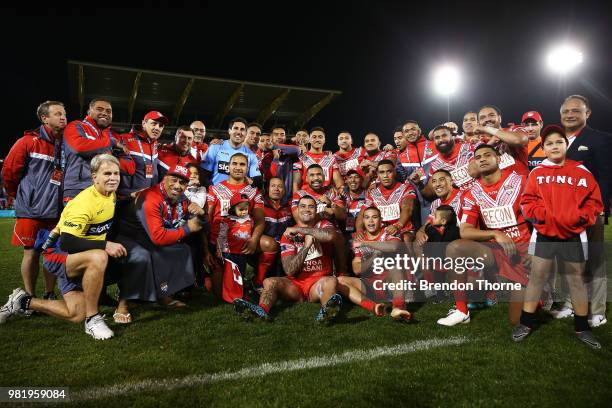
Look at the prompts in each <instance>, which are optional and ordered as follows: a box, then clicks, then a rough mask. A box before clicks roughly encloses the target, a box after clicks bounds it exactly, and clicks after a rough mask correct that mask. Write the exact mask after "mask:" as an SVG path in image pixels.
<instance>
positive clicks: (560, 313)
mask: <svg viewBox="0 0 612 408" xmlns="http://www.w3.org/2000/svg"><path fill="white" fill-rule="evenodd" d="M550 314H551V315H552V317H554V318H555V319H565V318H566V317H571V316H573V315H574V309H572V308H571V307H567V306H564V307H563V308H562V309H560V310H551V311H550Z"/></svg>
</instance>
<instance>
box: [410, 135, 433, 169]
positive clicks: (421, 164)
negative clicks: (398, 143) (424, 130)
mask: <svg viewBox="0 0 612 408" xmlns="http://www.w3.org/2000/svg"><path fill="white" fill-rule="evenodd" d="M421 137H422V136H421ZM428 144H429V139H425V149H423V154H424V155H425V154H427V145H428ZM408 147H410V146H408ZM414 147H415V148H416V153H417V159H419V166H423V161H422V160H421V153H419V145H418V144H415V146H414ZM407 156H408V160H410V153H408V155H407ZM423 158H425V156H423Z"/></svg>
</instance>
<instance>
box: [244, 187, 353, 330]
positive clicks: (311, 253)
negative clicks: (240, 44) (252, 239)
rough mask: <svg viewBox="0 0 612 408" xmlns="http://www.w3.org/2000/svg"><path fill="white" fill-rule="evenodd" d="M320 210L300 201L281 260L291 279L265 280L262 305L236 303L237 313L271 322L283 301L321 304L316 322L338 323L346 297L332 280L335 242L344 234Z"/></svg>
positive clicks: (309, 199) (283, 243)
mask: <svg viewBox="0 0 612 408" xmlns="http://www.w3.org/2000/svg"><path fill="white" fill-rule="evenodd" d="M316 209H317V203H316V201H315V199H313V198H312V197H310V196H304V197H302V198H300V200H299V202H298V211H297V217H296V218H295V221H296V226H295V227H289V228H287V229H286V230H285V234H284V235H283V237H282V239H281V250H282V252H281V257H282V258H281V260H282V263H283V269H284V270H285V273H286V274H287V276H286V277H279V278H267V279H266V280H264V289H263V292H262V293H261V297H260V299H259V305H255V304H253V303H249V302H247V301H245V300H243V299H236V300H235V301H234V307H235V309H236V312H238V313H240V314H243V315H245V317H251V316H256V317H258V318H260V319H262V320H270V317H269V313H270V309H271V308H272V306H274V304H275V303H276V300H277V299H278V298H281V299H283V300H285V301H289V302H303V301H308V302H319V303H320V304H321V309H320V310H319V313H318V314H317V316H316V318H315V320H316V321H317V322H319V323H328V322H332V321H333V320H334V319H335V317H336V315H337V314H338V312H339V311H340V308H341V307H342V297H341V296H340V294H339V293H338V280H337V278H336V277H335V276H332V273H333V268H332V258H333V257H334V252H333V251H334V246H333V242H334V241H335V240H342V234H340V232H338V231H337V230H336V228H334V226H333V225H332V224H331V223H330V222H329V221H326V220H320V219H319V217H318V216H317V213H316ZM336 272H338V271H336Z"/></svg>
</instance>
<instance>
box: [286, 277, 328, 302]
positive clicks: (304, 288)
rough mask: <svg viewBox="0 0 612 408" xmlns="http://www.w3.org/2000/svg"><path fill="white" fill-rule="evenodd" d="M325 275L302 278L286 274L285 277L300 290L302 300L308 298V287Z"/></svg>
mask: <svg viewBox="0 0 612 408" xmlns="http://www.w3.org/2000/svg"><path fill="white" fill-rule="evenodd" d="M326 277H327V276H325V275H313V276H308V277H306V278H303V279H298V278H294V277H293V276H288V277H287V278H289V280H290V281H291V283H293V284H294V285H295V286H296V287H297V288H298V289H299V290H300V293H301V294H302V300H306V301H308V300H310V288H312V286H313V285H314V284H315V283H317V282H318V281H319V280H320V279H321V278H326Z"/></svg>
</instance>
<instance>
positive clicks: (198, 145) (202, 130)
mask: <svg viewBox="0 0 612 408" xmlns="http://www.w3.org/2000/svg"><path fill="white" fill-rule="evenodd" d="M189 127H190V128H191V130H192V131H193V143H192V145H191V149H189V154H191V155H192V156H193V157H195V158H196V159H198V163H199V162H201V161H202V160H203V159H204V155H205V154H206V151H207V150H208V145H207V144H206V143H204V138H206V126H205V125H204V122H202V121H200V120H195V121H193V122H191V125H189Z"/></svg>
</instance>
